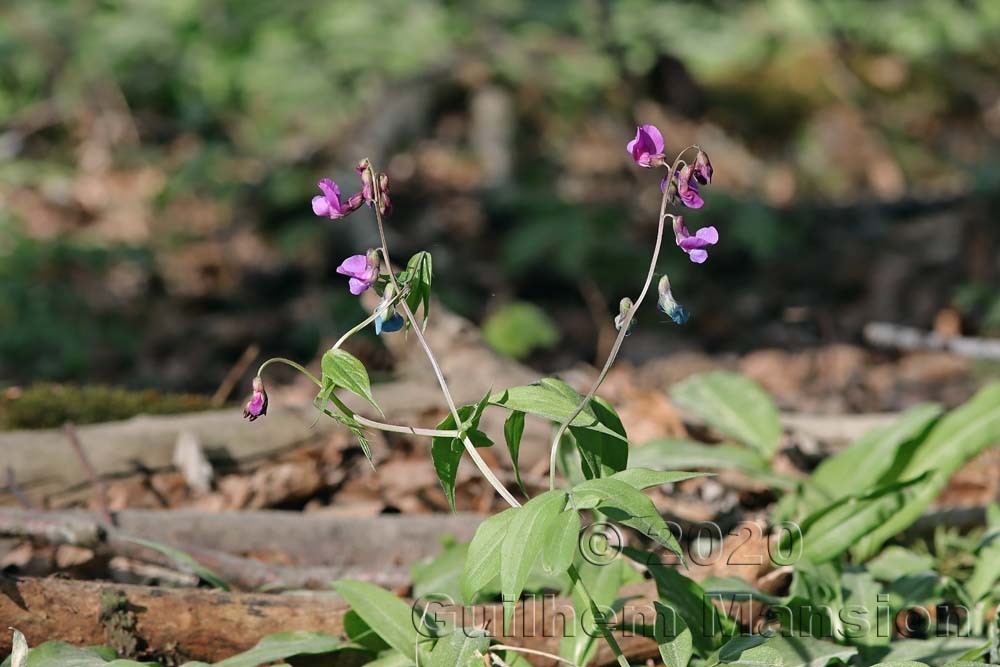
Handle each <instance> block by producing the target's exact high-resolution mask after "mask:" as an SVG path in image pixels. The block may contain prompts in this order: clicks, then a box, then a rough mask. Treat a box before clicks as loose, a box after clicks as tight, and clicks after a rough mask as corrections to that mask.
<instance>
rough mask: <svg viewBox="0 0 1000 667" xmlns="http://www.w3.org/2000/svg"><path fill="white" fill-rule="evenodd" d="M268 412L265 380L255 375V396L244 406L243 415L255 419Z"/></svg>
mask: <svg viewBox="0 0 1000 667" xmlns="http://www.w3.org/2000/svg"><path fill="white" fill-rule="evenodd" d="M266 414H267V392H266V391H264V381H263V380H261V379H260V377H255V378H254V379H253V396H251V397H250V400H249V401H247V405H246V407H245V408H243V417H244V418H246V419H249V420H250V421H254V420H255V419H257V418H258V417H263V416H264V415H266Z"/></svg>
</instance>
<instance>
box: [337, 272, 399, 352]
mask: <svg viewBox="0 0 1000 667" xmlns="http://www.w3.org/2000/svg"><path fill="white" fill-rule="evenodd" d="M389 275H390V276H391V275H392V267H389ZM393 285H394V286H396V281H395V278H393ZM404 296H406V294H405V293H404V292H400V291H399V289H398V286H397V289H396V296H394V297H393V298H392V301H390V302H389V306H388V307H389V308H391V307H392V306H395V305H396V303H397V302H398V301H399V300H400V299H402V298H403V297H404ZM378 310H379V309H378V308H376V309H375V312H373V313H372V314H371V315H369V316H368V317H366V318H365V319H363V320H362V321H361V322H360V323H358V324H357V325H355V326H354V328H352V329H351V330H350V331H348V332H347V333H345V334H344V335H343V336H341V337H340V339H338V340H337V342H336V343H334V344H333V348H332V349H334V350H337V349H340V346H341V345H343V344H344V343H346V342H347V339H348V338H350V337H351V336H353V335H354V334H356V333H358V332H359V331H361V330H362V329H364V328H365V327H367V326H368V325H369V324H371V323H372V322H374V321H375V318H377V317H378V316H379V312H378Z"/></svg>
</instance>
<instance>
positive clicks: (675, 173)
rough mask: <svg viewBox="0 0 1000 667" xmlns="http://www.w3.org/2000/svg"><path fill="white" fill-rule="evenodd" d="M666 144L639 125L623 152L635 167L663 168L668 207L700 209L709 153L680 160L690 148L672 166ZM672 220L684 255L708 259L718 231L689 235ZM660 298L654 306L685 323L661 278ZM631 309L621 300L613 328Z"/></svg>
mask: <svg viewBox="0 0 1000 667" xmlns="http://www.w3.org/2000/svg"><path fill="white" fill-rule="evenodd" d="M665 145H666V144H665V143H664V141H663V133H662V132H660V130H659V128H657V127H656V126H655V125H640V126H639V127H637V128H636V131H635V138H634V139H632V141H630V142H628V144H627V145H626V146H625V150H627V151H628V154H629V156H630V157H631V158H632V161H633V162H635V164H636V165H638V166H640V167H643V168H644V169H656V168H660V167H666V169H667V173H666V174H664V176H663V179H662V180H661V181H660V191H661V192H663V196H664V198H665V199H666V202H667V203H668V204H673V205H676V204H681V205H683V206H685V207H687V208H695V209H697V208H701V207H702V206H704V205H705V200H704V199H702V197H701V190H700V188H701V187H702V186H704V185H709V184H710V183H711V182H712V162H711V161H710V160H709V159H708V154H707V153H705V151H703V150H702V149H701V148H698V147H697V146H692V147H691V149H697V151H698V152H697V154H696V155H695V158H694V161H693V162H691V163H690V164H689V163H687V162H684V161H683V160H681V158H682V157H683V156H684V154H685V153H687V151H688V150H689V149H685V150H684V151H681V153H680V154H679V155H678V156H677V159H676V160H675V161H674V162H673V164H670V163H668V161H667V158H666V154H665V153H664V149H665ZM670 217H671V218H672V219H673V232H674V243H675V244H676V245H677V247H678V248H680V249H681V250H683V251H684V252H685V253H687V256H688V258H689V259H690V260H691V261H692V262H694V263H695V264H702V263H704V262H705V261H706V260H708V246H712V245H715V244H716V243H718V242H719V231H718V230H717V229H716V228H715V227H704V228H702V229H699V230H697V231H696V232H695V233H694V234H692V233H691V232H690V231H689V230H688V228H687V225H686V224H685V223H684V217H683V216H680V215H671V216H670ZM658 291H659V299H658V301H657V306H658V307H659V309H660V310H661V311H663V312H664V313H666V314H667V315H668V316H669V317H670V319H672V320H673V321H674V322H676V323H677V324H684V323H685V322H687V320H688V317H689V314H688V311H687V310H686V309H685V308H684V307H683V306H681V305H680V304H679V303H677V301H676V300H675V299H674V297H673V294H672V293H671V291H670V280H669V279H668V278H667V277H666V276H663V278H662V279H661V280H660V283H659V290H658ZM631 308H632V302H631V300H629V299H622V301H621V304H620V306H619V310H620V312H619V314H618V316H617V317H615V328H617V329H618V330H619V331H621V328H622V326H623V324H624V322H625V318H626V315H627V313H628V311H629V310H630V309H631ZM634 325H635V318H634V317H633V318H632V320H631V321H630V322H629V327H628V330H626V332H625V335H628V334H629V333H631V330H632V327H633V326H634Z"/></svg>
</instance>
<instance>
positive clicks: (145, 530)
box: [0, 508, 483, 590]
mask: <svg viewBox="0 0 1000 667" xmlns="http://www.w3.org/2000/svg"><path fill="white" fill-rule="evenodd" d="M115 519H116V526H115V527H111V526H108V525H106V524H103V523H102V522H101V521H99V520H98V518H97V516H96V515H94V514H89V513H86V512H40V511H30V510H21V509H13V508H5V509H0V537H14V538H23V539H32V540H41V541H45V542H48V543H53V544H72V545H74V546H81V547H87V548H98V549H101V550H103V551H105V552H107V553H108V554H110V555H118V556H126V557H129V558H134V559H137V560H142V561H145V562H152V563H156V564H159V565H168V566H176V562H175V561H174V560H173V559H171V558H169V557H166V556H164V555H163V554H161V553H159V552H156V551H154V550H151V549H149V548H147V547H144V546H142V545H140V544H137V543H135V542H131V541H130V538H140V539H143V540H150V541H154V542H159V543H162V544H166V545H168V546H172V547H175V548H178V549H180V550H182V551H184V552H186V553H187V554H188V555H190V556H191V557H192V558H194V559H195V561H197V562H198V563H199V564H200V565H202V566H204V567H207V568H208V569H210V570H213V571H214V572H216V573H217V574H219V575H220V576H221V577H222V578H223V579H224V580H226V581H227V582H229V583H231V584H233V585H235V586H236V587H238V588H244V589H250V590H254V589H259V588H262V587H267V588H269V589H296V588H322V587H324V586H326V585H328V584H329V582H331V581H333V580H335V579H340V578H354V579H363V580H366V581H372V582H374V583H377V584H380V585H382V586H387V587H390V588H396V587H400V586H404V585H406V584H407V583H408V582H409V581H410V572H409V567H410V565H412V564H413V563H415V562H417V561H419V560H421V559H423V558H426V557H428V556H433V555H436V554H437V553H438V552H439V551H440V550H441V546H440V545H441V539H442V538H443V537H445V536H451V537H454V538H455V539H457V540H460V541H468V540H470V539H472V536H473V535H474V534H475V531H476V528H477V527H478V525H479V523H480V522H481V521H482V519H483V517H481V516H478V515H475V514H453V515H444V516H441V515H416V516H403V515H385V516H379V517H367V518H355V517H340V516H329V515H323V514H301V513H298V512H229V513H208V512H196V511H189V510H173V511H160V512H157V511H144V510H127V511H123V512H118V513H116V514H115ZM245 554H263V555H266V556H267V557H269V558H271V559H276V560H279V561H281V562H282V563H290V564H282V565H276V564H272V563H265V562H262V561H260V560H255V559H253V558H245V557H243V555H245Z"/></svg>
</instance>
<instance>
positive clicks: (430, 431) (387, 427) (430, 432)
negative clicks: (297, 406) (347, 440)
mask: <svg viewBox="0 0 1000 667" xmlns="http://www.w3.org/2000/svg"><path fill="white" fill-rule="evenodd" d="M330 400H331V401H333V404H334V405H336V406H337V408H338V409H340V411H341V412H343V413H344V414H345V415H347V416H349V417H353V418H354V419H356V420H357V421H358V423H359V424H361V425H362V426H369V427H371V428H377V429H379V430H380V431H389V432H391V433H409V434H410V435H422V436H426V437H428V438H457V437H458V435H459V432H458V431H454V430H453V431H447V430H440V429H434V428H417V427H415V426H397V425H396V424H384V423H382V422H377V421H375V420H373V419H368V418H367V417H362V416H361V415H359V414H358V413H356V412H355V411H354V410H351V409H350V408H349V407H347V405H346V404H345V403H344V402H343V401H341V400H340V398H339V397H337V396H336V395H335V394H330Z"/></svg>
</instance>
